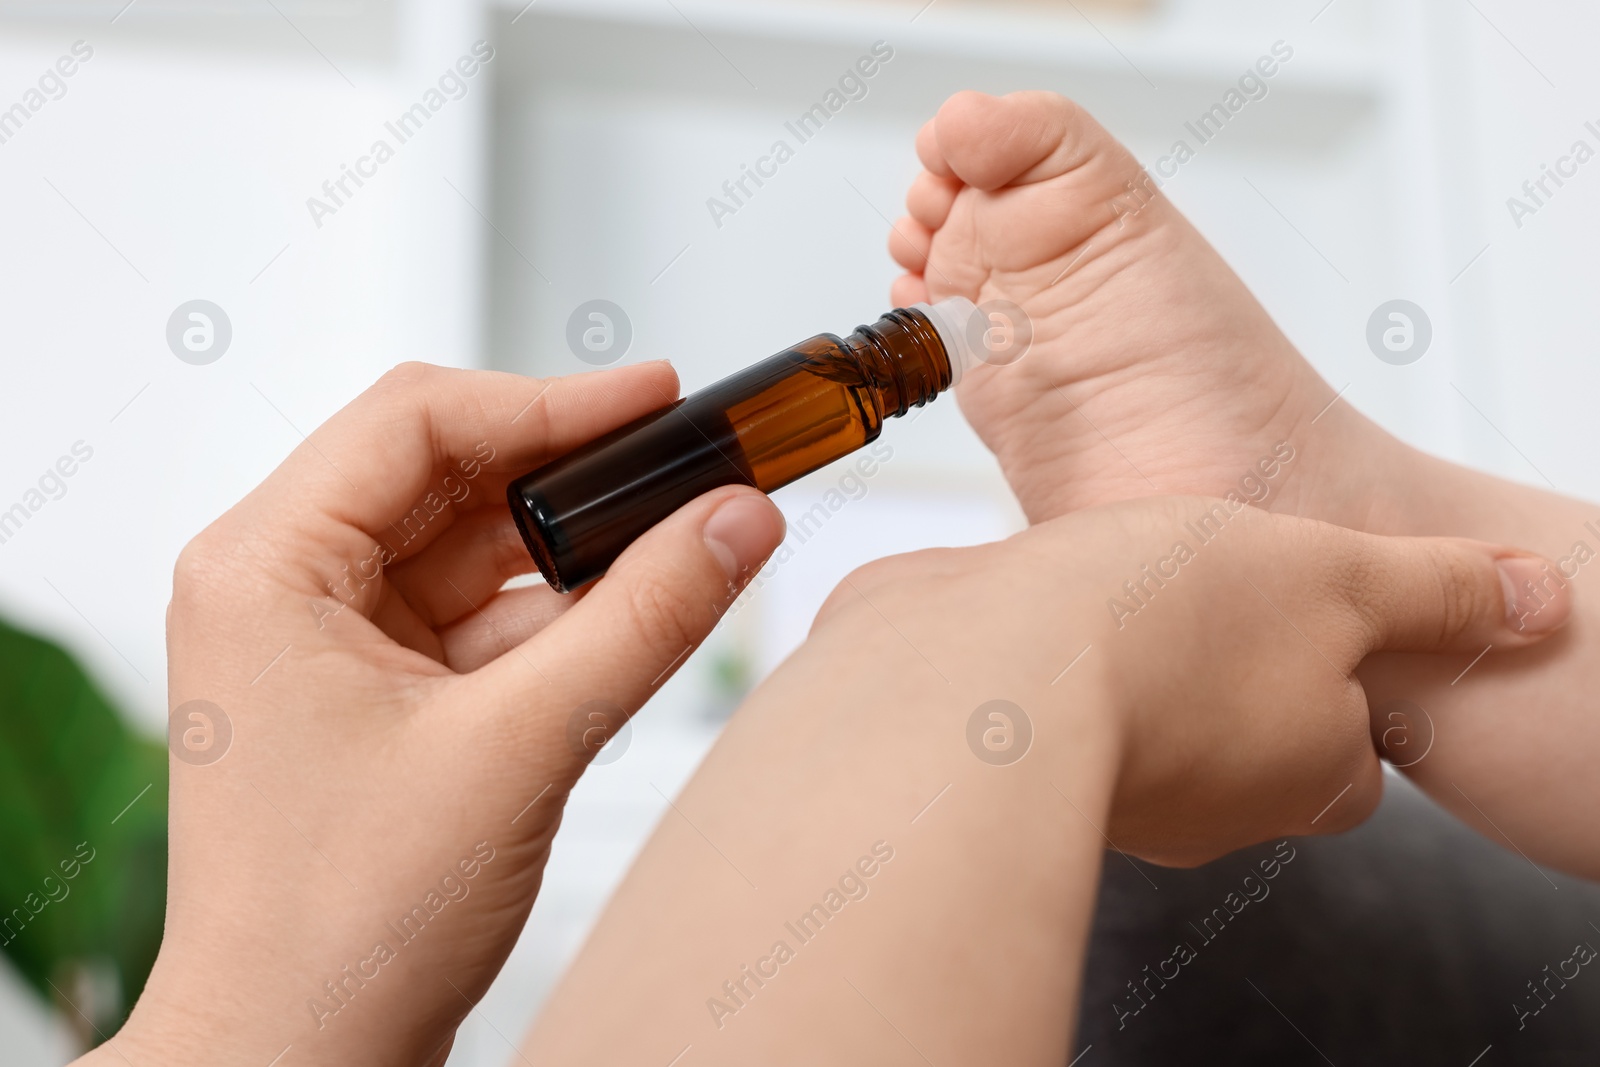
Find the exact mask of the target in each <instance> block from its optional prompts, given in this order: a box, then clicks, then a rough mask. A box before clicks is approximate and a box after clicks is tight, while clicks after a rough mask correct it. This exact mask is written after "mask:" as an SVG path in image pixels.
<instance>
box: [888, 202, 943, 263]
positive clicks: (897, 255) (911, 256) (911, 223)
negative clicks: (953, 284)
mask: <svg viewBox="0 0 1600 1067" xmlns="http://www.w3.org/2000/svg"><path fill="white" fill-rule="evenodd" d="M932 247H933V233H932V231H930V230H929V229H928V228H927V227H926V226H924V225H922V223H920V222H918V221H917V220H916V219H912V218H906V217H903V216H902V217H901V219H900V221H898V222H896V223H895V224H894V226H893V227H892V228H891V229H890V230H889V255H890V256H892V257H893V258H894V261H895V262H896V263H898V264H900V265H901V266H902V267H904V268H905V269H906V270H909V271H914V272H916V273H918V274H921V273H922V271H923V269H924V268H925V267H927V265H928V250H929V249H930V248H932Z"/></svg>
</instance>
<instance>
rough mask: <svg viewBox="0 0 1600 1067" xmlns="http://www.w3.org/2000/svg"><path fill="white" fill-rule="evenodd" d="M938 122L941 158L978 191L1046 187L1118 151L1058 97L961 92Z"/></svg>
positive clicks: (1086, 115)
mask: <svg viewBox="0 0 1600 1067" xmlns="http://www.w3.org/2000/svg"><path fill="white" fill-rule="evenodd" d="M933 121H934V129H935V135H936V139H937V144H938V154H939V156H940V157H941V158H942V159H943V161H944V162H945V164H946V165H948V167H949V168H950V170H951V171H953V172H954V174H955V175H956V176H957V177H958V178H960V179H961V180H962V181H963V182H965V183H966V184H968V185H971V186H975V187H976V188H979V189H998V188H999V187H1001V186H1003V185H1011V184H1024V183H1031V182H1039V181H1047V180H1049V179H1051V178H1054V177H1057V176H1059V175H1062V174H1065V173H1067V172H1069V171H1072V170H1076V169H1078V168H1079V167H1082V166H1083V165H1085V164H1086V163H1088V162H1090V161H1091V160H1092V159H1094V158H1095V156H1096V155H1098V154H1101V153H1104V152H1106V151H1107V150H1108V149H1116V148H1117V147H1118V146H1117V143H1116V141H1115V140H1114V139H1113V138H1112V137H1111V135H1110V134H1108V133H1106V131H1105V129H1104V128H1103V127H1102V126H1101V125H1100V124H1099V123H1098V122H1096V121H1095V120H1094V119H1093V118H1092V117H1090V115H1089V113H1088V112H1086V111H1084V110H1083V108H1081V107H1079V106H1078V105H1077V104H1075V103H1073V102H1072V101H1071V100H1068V99H1067V98H1066V97H1064V96H1060V95H1058V94H1056V93H1048V92H1037V91H1030V92H1020V93H1011V94H1009V95H1007V96H990V95H988V94H987V93H980V92H974V91H971V90H969V91H966V92H960V93H957V94H956V95H954V96H952V97H951V98H950V99H949V100H946V101H945V103H944V106H943V107H941V108H940V109H939V113H938V115H937V116H935V118H934V120H933ZM920 140H921V138H919V144H920ZM919 154H920V153H919ZM930 169H932V168H930ZM935 173H938V172H937V171H936V172H935Z"/></svg>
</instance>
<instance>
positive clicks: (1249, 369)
mask: <svg viewBox="0 0 1600 1067" xmlns="http://www.w3.org/2000/svg"><path fill="white" fill-rule="evenodd" d="M917 153H918V155H919V156H920V157H921V159H922V163H923V166H924V167H925V168H926V170H925V172H924V173H922V174H921V175H919V176H918V177H917V179H916V181H915V182H913V183H912V186H911V189H910V191H909V193H908V194H907V196H906V206H907V209H908V211H909V212H910V216H911V217H910V218H905V219H901V220H900V222H899V223H897V224H896V226H895V229H894V231H893V232H892V234H891V236H890V242H889V243H890V252H891V253H892V254H893V256H894V258H895V259H896V261H897V262H899V263H900V264H901V266H903V267H905V268H906V270H907V271H908V272H909V273H908V274H906V275H904V276H903V277H901V278H900V279H899V280H897V281H896V282H895V285H894V293H893V296H894V301H895V303H896V304H897V305H901V306H903V305H906V304H912V303H916V302H918V301H922V300H928V299H933V300H938V299H941V298H943V297H946V296H965V297H968V298H970V299H972V300H974V301H977V302H980V303H982V302H985V301H993V300H1003V301H1010V302H1012V303H1013V304H1015V305H1017V306H1020V307H1021V309H1022V310H1023V312H1024V313H1025V314H1026V316H1027V318H1028V319H1029V320H1030V321H1031V328H1032V332H1033V339H1032V345H1031V348H1030V349H1029V350H1028V351H1027V353H1026V355H1024V356H1023V357H1022V358H1021V359H1020V360H1018V361H1017V362H1015V363H1011V364H1009V365H1004V366H1001V365H993V366H979V367H976V368H974V369H973V370H972V371H971V373H970V375H969V376H968V377H967V378H966V379H965V380H963V382H962V384H961V386H960V387H959V395H960V399H961V406H962V409H963V411H965V413H966V415H967V418H968V419H969V420H970V421H971V423H972V425H973V426H974V427H975V428H976V429H977V431H978V434H979V435H980V436H981V437H982V438H983V440H984V442H985V443H986V444H987V445H988V446H989V447H990V448H991V449H992V450H993V451H994V453H995V454H996V455H997V456H998V457H999V460H1000V463H1001V466H1002V468H1003V469H1004V471H1005V474H1006V477H1007V479H1008V480H1009V481H1010V483H1011V486H1012V488H1013V489H1014V490H1015V491H1016V494H1017V496H1018V498H1019V499H1020V500H1021V502H1022V505H1023V508H1024V510H1025V511H1026V513H1027V515H1028V517H1029V519H1030V520H1032V521H1035V522H1037V521H1040V520H1043V519H1048V518H1051V517H1053V516H1056V515H1059V514H1061V513H1063V512H1066V511H1070V510H1073V509H1075V508H1080V507H1084V506H1086V505H1089V504H1095V503H1101V502H1105V501H1109V500H1116V499H1121V498H1126V497H1134V496H1143V495H1148V494H1150V493H1156V492H1160V493H1202V494H1206V495H1212V496H1225V495H1226V494H1227V493H1228V491H1229V490H1234V491H1237V492H1238V493H1239V494H1240V496H1242V497H1245V498H1253V499H1254V502H1257V503H1261V504H1262V506H1265V507H1269V508H1271V509H1272V510H1281V511H1288V512H1294V513H1297V514H1302V515H1309V516H1311V517H1315V518H1320V519H1324V520H1327V521H1331V522H1337V523H1340V524H1341V525H1345V526H1351V527H1357V528H1364V527H1366V526H1367V525H1368V522H1369V519H1370V518H1371V517H1372V516H1371V514H1370V512H1371V510H1372V509H1373V507H1374V506H1375V503H1376V500H1377V498H1376V497H1375V495H1374V490H1373V488H1372V473H1373V471H1374V469H1375V468H1381V467H1388V466H1393V463H1392V462H1391V458H1392V456H1391V454H1392V453H1393V452H1394V451H1395V450H1398V449H1400V448H1401V446H1399V445H1398V443H1397V442H1395V441H1394V439H1393V438H1390V437H1389V436H1388V435H1387V434H1385V433H1383V432H1382V431H1381V430H1379V429H1378V428H1377V427H1376V426H1374V425H1373V424H1372V423H1370V422H1368V421H1367V420H1366V419H1365V418H1363V417H1362V416H1360V415H1359V414H1357V413H1355V412H1354V411H1353V410H1352V409H1351V408H1350V407H1349V406H1348V405H1347V404H1344V403H1337V404H1334V405H1333V406H1332V407H1331V408H1329V407H1328V404H1329V402H1330V401H1331V400H1332V399H1333V398H1334V395H1335V390H1333V389H1332V388H1330V387H1329V386H1328V385H1327V384H1326V383H1325V382H1324V381H1323V380H1322V379H1321V378H1320V377H1318V375H1317V373H1316V372H1315V371H1314V370H1312V369H1311V367H1310V365H1309V364H1308V363H1306V361H1305V360H1304V358H1302V357H1301V355H1300V354H1299V353H1298V352H1297V351H1296V350H1295V348H1294V346H1293V345H1291V344H1290V343H1289V340H1288V339H1287V338H1286V337H1284V335H1283V333H1282V332H1281V331H1279V329H1278V327H1277V326H1276V325H1275V324H1274V323H1273V321H1272V319H1271V318H1270V317H1268V315H1267V313H1266V311H1265V310H1264V309H1263V308H1262V307H1261V305H1260V304H1259V303H1257V302H1256V299H1255V297H1254V296H1252V295H1251V293H1250V291H1249V290H1248V289H1247V288H1245V286H1244V283H1243V282H1241V281H1240V280H1239V278H1238V277H1237V276H1236V275H1235V274H1234V273H1233V271H1232V270H1230V269H1229V268H1228V265H1227V264H1226V263H1224V262H1223V261H1222V258H1221V257H1220V256H1219V255H1217V253H1216V251H1215V250H1214V249H1212V247H1211V246H1210V245H1209V244H1208V243H1207V242H1206V240H1205V239H1204V238H1203V237H1201V236H1200V234H1199V233H1198V232H1197V231H1196V230H1195V229H1194V227H1193V226H1191V225H1190V224H1189V222H1188V220H1187V219H1185V218H1184V217H1183V215H1182V214H1180V213H1179V212H1178V210H1177V209H1176V208H1175V207H1173V205H1172V203H1171V202H1170V201H1169V200H1167V198H1166V197H1165V196H1163V195H1161V193H1160V192H1159V191H1158V190H1157V189H1156V187H1155V185H1154V183H1153V182H1152V181H1151V180H1150V179H1149V178H1148V177H1147V176H1146V175H1145V174H1144V173H1143V171H1142V170H1141V169H1140V167H1139V164H1138V163H1137V162H1136V161H1135V160H1134V158H1133V156H1132V155H1131V154H1130V153H1129V152H1128V151H1127V149H1125V148H1123V147H1122V145H1121V144H1119V143H1118V142H1117V141H1116V140H1115V139H1114V138H1113V137H1112V136H1111V135H1110V134H1109V133H1107V132H1106V131H1105V130H1104V129H1103V128H1102V127H1101V126H1100V125H1099V124H1098V123H1096V122H1095V121H1094V119H1092V118H1091V117H1089V115H1088V114H1087V113H1085V112H1084V111H1083V110H1082V109H1081V108H1079V107H1078V106H1077V105H1076V104H1074V103H1072V102H1071V101H1069V100H1067V99H1065V98H1063V97H1060V96H1057V95H1055V94H1054V93H1045V92H1022V93H1013V94H1011V95H1010V96H1004V97H992V96H987V95H984V94H982V93H976V92H965V93H959V94H957V95H956V96H953V97H951V98H950V99H949V100H948V101H947V102H946V103H945V104H944V106H943V107H941V108H940V109H939V113H938V115H937V116H936V117H935V118H934V119H933V120H931V121H930V122H929V123H928V124H927V125H926V126H924V127H923V128H922V131H921V133H920V134H919V135H918V137H917ZM1325 408H1327V410H1326V412H1325V413H1324V409H1325ZM1319 415H1320V417H1319ZM1313 420H1316V424H1315V425H1312V422H1313ZM1289 450H1292V452H1290V451H1289ZM1288 456H1292V458H1286V457H1288ZM1269 472H1270V473H1269Z"/></svg>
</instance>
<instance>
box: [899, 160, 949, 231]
mask: <svg viewBox="0 0 1600 1067" xmlns="http://www.w3.org/2000/svg"><path fill="white" fill-rule="evenodd" d="M960 191H961V183H960V182H959V181H957V180H956V179H955V178H941V177H939V176H938V175H936V174H930V173H929V172H928V171H923V172H922V173H921V174H919V175H917V177H916V180H915V181H913V182H912V183H911V188H910V189H909V190H907V192H906V211H907V212H909V213H910V215H911V217H912V218H914V219H916V220H917V221H918V222H920V223H922V224H923V225H924V226H926V227H927V228H928V229H930V230H937V229H938V228H939V227H940V226H943V225H944V220H945V219H947V218H949V217H950V208H951V207H952V206H954V204H955V202H956V194H957V193H959V192H960Z"/></svg>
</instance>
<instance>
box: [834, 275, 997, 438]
mask: <svg viewBox="0 0 1600 1067" xmlns="http://www.w3.org/2000/svg"><path fill="white" fill-rule="evenodd" d="M960 306H965V307H960ZM968 309H971V304H968V302H966V301H958V299H957V301H944V302H941V304H939V306H934V307H930V306H928V304H917V306H915V307H898V309H894V310H891V312H888V314H886V315H883V317H882V318H878V322H875V323H872V325H869V326H859V328H858V330H856V331H854V333H851V334H850V336H848V338H845V347H846V349H848V350H850V352H851V355H854V357H856V360H858V362H859V363H861V368H862V373H864V374H866V379H867V382H870V386H872V387H874V390H875V394H877V398H878V405H880V410H882V413H883V418H893V416H901V414H906V413H907V411H910V410H912V408H917V406H922V405H925V403H928V402H930V400H933V398H934V397H936V395H939V394H941V392H944V390H946V389H950V387H952V386H955V382H957V381H960V376H962V368H963V366H965V365H968V363H971V360H973V355H971V346H970V344H968V341H966V320H968V317H970V312H968Z"/></svg>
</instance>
